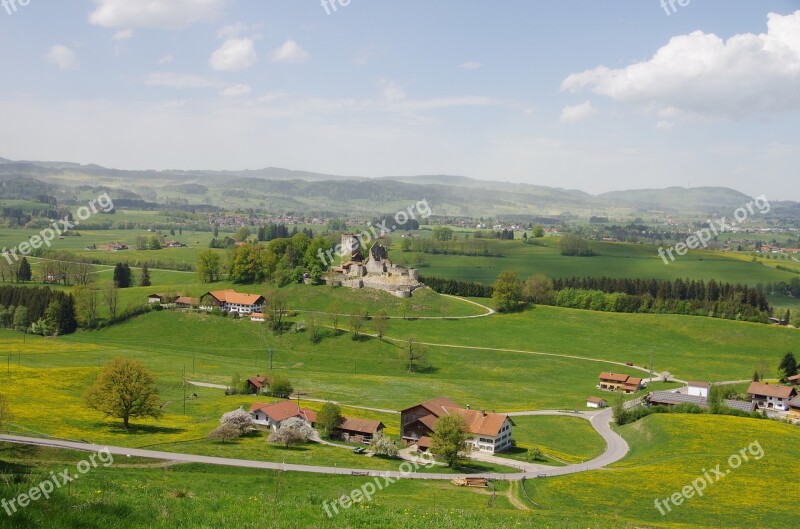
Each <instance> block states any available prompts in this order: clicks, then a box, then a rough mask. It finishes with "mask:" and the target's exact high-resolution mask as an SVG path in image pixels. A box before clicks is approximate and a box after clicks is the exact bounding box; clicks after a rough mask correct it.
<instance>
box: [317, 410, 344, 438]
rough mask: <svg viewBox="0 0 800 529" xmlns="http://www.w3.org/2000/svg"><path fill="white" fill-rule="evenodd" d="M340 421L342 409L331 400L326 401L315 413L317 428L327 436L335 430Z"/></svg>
mask: <svg viewBox="0 0 800 529" xmlns="http://www.w3.org/2000/svg"><path fill="white" fill-rule="evenodd" d="M341 422H342V409H341V408H340V407H339V406H337V405H336V404H334V403H333V402H326V403H325V404H324V405H323V406H322V409H321V410H319V413H317V422H316V426H317V429H319V431H320V432H322V433H323V434H324V435H326V436H328V437H330V435H331V434H332V433H333V432H334V431H336V428H338V427H339V424H341Z"/></svg>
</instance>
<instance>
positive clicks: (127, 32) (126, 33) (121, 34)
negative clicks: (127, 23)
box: [111, 29, 133, 40]
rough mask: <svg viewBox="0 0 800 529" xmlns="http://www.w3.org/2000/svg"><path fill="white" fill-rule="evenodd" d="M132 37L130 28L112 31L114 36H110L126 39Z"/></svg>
mask: <svg viewBox="0 0 800 529" xmlns="http://www.w3.org/2000/svg"><path fill="white" fill-rule="evenodd" d="M131 37H133V31H132V30H130V29H123V30H121V31H117V32H116V33H114V36H113V37H111V39H112V40H128V39H130V38H131Z"/></svg>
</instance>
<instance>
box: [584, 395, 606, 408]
mask: <svg viewBox="0 0 800 529" xmlns="http://www.w3.org/2000/svg"><path fill="white" fill-rule="evenodd" d="M607 406H608V402H606V399H601V398H600V397H588V398H587V399H586V407H587V408H605V407H607Z"/></svg>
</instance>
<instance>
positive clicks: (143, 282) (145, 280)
mask: <svg viewBox="0 0 800 529" xmlns="http://www.w3.org/2000/svg"><path fill="white" fill-rule="evenodd" d="M139 286H140V287H149V286H150V269H149V268H147V263H145V264H143V265H142V277H141V278H140V279H139Z"/></svg>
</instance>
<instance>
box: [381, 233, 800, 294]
mask: <svg viewBox="0 0 800 529" xmlns="http://www.w3.org/2000/svg"><path fill="white" fill-rule="evenodd" d="M494 244H498V245H499V246H498V247H499V248H501V249H502V250H501V251H502V253H503V257H464V256H457V255H432V254H422V258H423V259H424V261H425V262H426V263H427V266H425V267H424V268H422V269H421V270H420V273H421V274H422V275H423V276H437V277H448V278H453V279H461V280H465V281H478V282H480V283H485V284H492V283H493V282H494V281H495V279H496V278H497V274H498V273H500V272H501V271H506V270H509V271H512V272H516V273H517V274H519V276H520V277H522V278H526V277H528V276H531V275H533V274H544V275H545V276H547V277H551V278H552V277H573V276H578V277H583V276H608V277H634V278H635V277H639V278H648V279H650V278H653V279H668V280H675V279H678V278H681V279H685V278H690V279H703V280H706V281H708V280H709V279H716V280H717V281H723V282H730V283H742V284H749V285H753V284H757V283H764V284H766V283H769V282H777V281H787V282H788V281H789V280H791V278H792V277H793V276H795V274H791V273H789V272H784V271H781V270H776V269H775V268H773V267H772V266H769V265H766V264H762V263H760V262H758V263H753V262H751V257H750V255H749V254H747V255H744V254H741V255H737V254H734V253H723V252H714V251H706V250H703V251H700V250H695V251H691V252H689V253H688V254H686V255H685V256H683V257H680V258H678V259H676V260H675V262H670V264H668V265H667V264H664V261H663V260H662V259H661V258H660V257H659V256H658V247H656V246H652V245H644V244H623V243H610V242H600V241H590V243H589V245H590V247H591V248H592V249H593V250H594V252H595V253H596V255H595V256H594V257H565V256H562V255H561V252H560V250H559V248H558V240H557V239H555V238H546V239H544V242H543V244H545V246H534V245H530V244H523V243H521V242H519V241H506V242H495V243H494ZM393 256H394V259H395V260H398V261H401V262H403V261H404V262H407V263H409V264H414V263H416V262H417V259H418V257H419V254H417V253H415V252H399V251H397V250H395V252H394V253H393ZM781 263H782V264H786V262H783V261H781ZM781 263H778V262H777V261H776V262H775V264H781Z"/></svg>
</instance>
